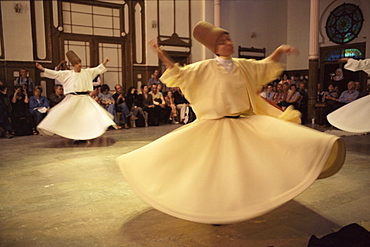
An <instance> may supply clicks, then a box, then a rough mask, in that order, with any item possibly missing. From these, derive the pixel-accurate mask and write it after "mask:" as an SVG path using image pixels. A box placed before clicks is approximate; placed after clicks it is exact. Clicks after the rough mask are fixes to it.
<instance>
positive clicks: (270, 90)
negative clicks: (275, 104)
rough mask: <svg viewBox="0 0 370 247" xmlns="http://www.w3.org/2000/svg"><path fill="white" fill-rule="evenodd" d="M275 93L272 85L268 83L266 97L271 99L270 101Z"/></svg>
mask: <svg viewBox="0 0 370 247" xmlns="http://www.w3.org/2000/svg"><path fill="white" fill-rule="evenodd" d="M275 94H276V93H275V92H274V91H273V90H272V85H271V84H268V85H267V92H266V99H267V100H269V101H272V99H273V98H274V95H275Z"/></svg>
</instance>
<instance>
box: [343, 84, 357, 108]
mask: <svg viewBox="0 0 370 247" xmlns="http://www.w3.org/2000/svg"><path fill="white" fill-rule="evenodd" d="M347 88H348V89H347V90H346V91H343V92H342V93H341V94H340V96H339V99H338V102H339V103H341V106H343V105H345V104H348V103H350V102H352V101H354V100H355V99H357V98H358V95H359V92H358V91H357V90H355V82H353V81H350V82H348V84H347Z"/></svg>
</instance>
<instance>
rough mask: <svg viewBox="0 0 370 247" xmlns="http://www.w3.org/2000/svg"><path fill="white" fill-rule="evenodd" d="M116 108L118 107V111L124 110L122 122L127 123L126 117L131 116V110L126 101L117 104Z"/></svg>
mask: <svg viewBox="0 0 370 247" xmlns="http://www.w3.org/2000/svg"><path fill="white" fill-rule="evenodd" d="M116 108H117V111H120V112H122V119H121V121H122V124H126V123H127V122H126V118H128V117H131V113H130V110H129V109H128V107H127V105H126V103H125V102H123V103H121V104H119V105H117V106H116Z"/></svg>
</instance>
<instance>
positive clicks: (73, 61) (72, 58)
mask: <svg viewBox="0 0 370 247" xmlns="http://www.w3.org/2000/svg"><path fill="white" fill-rule="evenodd" d="M66 56H67V58H68V60H69V62H70V63H71V64H72V65H73V66H74V65H75V64H78V63H81V59H80V58H79V57H78V56H77V54H76V53H75V52H74V51H72V50H71V51H67V53H66Z"/></svg>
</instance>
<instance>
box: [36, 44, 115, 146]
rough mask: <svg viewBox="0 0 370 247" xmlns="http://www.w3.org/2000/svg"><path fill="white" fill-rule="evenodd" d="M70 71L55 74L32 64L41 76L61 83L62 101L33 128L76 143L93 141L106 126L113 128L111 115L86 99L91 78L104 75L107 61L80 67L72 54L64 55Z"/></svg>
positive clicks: (69, 52)
mask: <svg viewBox="0 0 370 247" xmlns="http://www.w3.org/2000/svg"><path fill="white" fill-rule="evenodd" d="M66 55H67V57H68V60H69V61H70V63H71V64H72V66H73V70H61V71H55V70H50V69H46V68H44V67H43V66H42V65H41V64H39V63H36V67H37V68H38V69H40V70H41V71H44V76H45V77H47V78H50V79H57V80H58V81H59V82H61V83H62V84H63V88H64V94H65V95H66V98H65V99H64V100H63V101H62V102H60V103H59V104H57V105H56V106H54V107H53V108H52V109H51V110H50V112H49V113H48V115H47V116H46V118H45V119H44V120H43V121H42V122H41V123H40V124H39V125H38V126H37V129H38V130H39V131H40V133H42V134H44V135H49V136H52V135H54V134H57V135H60V136H62V137H65V138H69V139H72V140H74V143H76V144H79V143H80V142H85V141H87V140H91V139H94V138H97V137H99V136H101V135H103V134H104V133H105V131H106V130H107V128H108V127H109V126H113V127H114V128H117V125H116V123H115V122H114V121H113V116H112V115H111V114H109V112H107V111H106V110H104V109H103V108H102V107H101V106H100V105H99V104H97V102H96V101H95V100H94V99H93V98H92V97H90V92H91V91H93V83H92V81H93V79H94V78H95V77H96V76H97V75H99V74H102V73H104V72H105V71H106V70H107V69H106V67H105V66H106V65H107V63H108V62H109V58H105V59H104V61H103V62H102V63H101V64H100V65H99V66H97V67H94V68H86V69H83V68H82V64H81V59H80V58H79V57H78V56H77V54H76V53H75V52H73V51H68V52H67V53H66Z"/></svg>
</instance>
